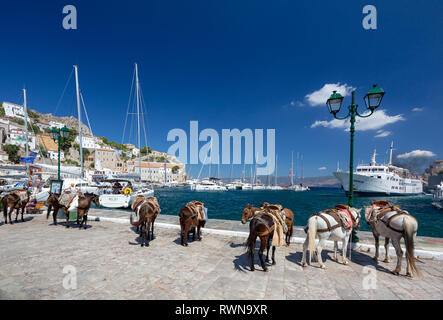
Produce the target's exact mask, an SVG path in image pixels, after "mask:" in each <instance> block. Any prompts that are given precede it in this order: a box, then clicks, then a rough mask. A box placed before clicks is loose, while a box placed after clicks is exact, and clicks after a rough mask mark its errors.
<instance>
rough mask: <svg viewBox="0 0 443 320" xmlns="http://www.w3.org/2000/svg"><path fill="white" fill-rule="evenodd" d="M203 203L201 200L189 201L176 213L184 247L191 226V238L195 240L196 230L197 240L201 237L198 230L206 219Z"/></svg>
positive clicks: (186, 244)
mask: <svg viewBox="0 0 443 320" xmlns="http://www.w3.org/2000/svg"><path fill="white" fill-rule="evenodd" d="M203 205H204V204H203V202H200V201H191V202H188V203H187V204H186V205H185V206H184V207H183V208H181V209H180V212H179V214H178V216H179V218H180V227H181V232H180V237H181V244H182V245H183V246H185V247H186V246H188V232H189V230H190V229H191V227H192V228H194V229H193V236H192V239H193V240H195V232H196V231H197V236H198V241H201V239H202V237H201V232H200V231H201V228H204V226H205V224H206V220H204V213H203Z"/></svg>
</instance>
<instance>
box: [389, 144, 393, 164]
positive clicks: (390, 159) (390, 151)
mask: <svg viewBox="0 0 443 320" xmlns="http://www.w3.org/2000/svg"><path fill="white" fill-rule="evenodd" d="M393 149H394V141H392V142H391V148H390V150H389V165H390V166H392V150H393Z"/></svg>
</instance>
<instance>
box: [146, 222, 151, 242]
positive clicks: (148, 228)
mask: <svg viewBox="0 0 443 320" xmlns="http://www.w3.org/2000/svg"><path fill="white" fill-rule="evenodd" d="M149 231H151V221H148V222H147V223H146V228H145V240H146V246H147V247H149Z"/></svg>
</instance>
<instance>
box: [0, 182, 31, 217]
mask: <svg viewBox="0 0 443 320" xmlns="http://www.w3.org/2000/svg"><path fill="white" fill-rule="evenodd" d="M28 202H29V193H28V191H27V190H14V191H11V192H10V193H8V194H6V195H5V196H3V197H2V199H1V203H2V206H3V215H4V216H5V224H7V223H8V218H7V216H8V215H9V223H10V224H12V218H11V214H12V211H14V209H16V210H17V211H16V213H15V222H18V220H17V218H18V214H19V210H20V209H22V212H21V213H22V221H25V220H24V219H23V214H24V212H25V207H26V204H27V203H28ZM8 208H9V214H8Z"/></svg>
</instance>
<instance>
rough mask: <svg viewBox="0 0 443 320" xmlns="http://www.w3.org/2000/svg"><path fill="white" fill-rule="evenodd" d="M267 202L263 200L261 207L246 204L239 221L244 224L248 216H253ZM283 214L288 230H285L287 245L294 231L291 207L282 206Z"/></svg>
mask: <svg viewBox="0 0 443 320" xmlns="http://www.w3.org/2000/svg"><path fill="white" fill-rule="evenodd" d="M268 205H269V203H267V202H265V203H263V204H261V208H257V207H254V206H252V205H251V204H249V203H248V204H247V205H246V207H245V209H244V210H243V215H242V217H241V222H242V224H246V222H248V220H249V219H250V218H252V217H253V216H254V214H255V213H256V212H257V211H260V210H262V209H263V208H265V207H266V206H268ZM283 214H284V216H285V224H286V226H287V227H288V232H286V238H285V241H286V245H287V246H288V247H289V244H290V243H291V237H292V233H293V232H294V224H293V223H294V213H293V212H292V210H291V209H288V208H283Z"/></svg>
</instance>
